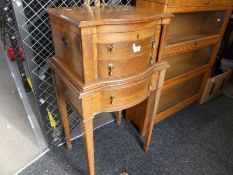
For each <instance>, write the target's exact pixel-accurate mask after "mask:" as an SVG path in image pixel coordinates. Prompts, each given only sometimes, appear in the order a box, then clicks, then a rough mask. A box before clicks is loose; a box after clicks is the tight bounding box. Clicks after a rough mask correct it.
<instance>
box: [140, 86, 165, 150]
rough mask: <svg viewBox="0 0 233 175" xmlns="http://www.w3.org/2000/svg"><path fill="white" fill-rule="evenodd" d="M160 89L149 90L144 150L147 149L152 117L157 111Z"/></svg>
mask: <svg viewBox="0 0 233 175" xmlns="http://www.w3.org/2000/svg"><path fill="white" fill-rule="evenodd" d="M160 93H161V90H160V89H158V90H156V91H153V92H151V95H150V96H149V99H148V105H147V114H146V115H148V116H147V117H148V121H147V131H146V135H145V143H144V147H143V149H144V150H145V151H148V149H149V145H150V141H151V136H152V132H153V129H154V119H155V115H156V112H157V107H158V102H159V97H160Z"/></svg>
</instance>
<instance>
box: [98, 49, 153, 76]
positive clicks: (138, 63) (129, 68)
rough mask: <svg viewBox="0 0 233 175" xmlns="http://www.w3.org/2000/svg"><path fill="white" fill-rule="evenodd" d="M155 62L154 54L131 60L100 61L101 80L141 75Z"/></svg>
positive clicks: (149, 53)
mask: <svg viewBox="0 0 233 175" xmlns="http://www.w3.org/2000/svg"><path fill="white" fill-rule="evenodd" d="M154 62H155V58H154V57H153V56H152V52H150V51H149V52H147V53H144V54H142V55H139V56H136V57H133V58H129V59H118V60H117V59H116V60H114V59H113V60H100V61H98V77H99V78H120V77H128V76H132V75H136V74H140V73H141V72H143V71H144V70H146V69H147V68H148V67H150V66H151V65H152V64H153V63H154Z"/></svg>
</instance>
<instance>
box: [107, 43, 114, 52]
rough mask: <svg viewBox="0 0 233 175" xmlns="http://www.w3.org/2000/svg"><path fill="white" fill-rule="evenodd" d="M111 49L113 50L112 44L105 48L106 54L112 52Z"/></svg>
mask: <svg viewBox="0 0 233 175" xmlns="http://www.w3.org/2000/svg"><path fill="white" fill-rule="evenodd" d="M113 49H114V45H113V44H109V45H108V46H107V50H108V52H112V51H113Z"/></svg>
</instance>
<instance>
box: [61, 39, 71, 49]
mask: <svg viewBox="0 0 233 175" xmlns="http://www.w3.org/2000/svg"><path fill="white" fill-rule="evenodd" d="M61 40H62V43H63V45H64V48H68V47H69V44H68V40H67V38H66V37H64V36H63V37H62V38H61Z"/></svg>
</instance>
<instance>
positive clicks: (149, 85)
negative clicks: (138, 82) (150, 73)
mask: <svg viewBox="0 0 233 175" xmlns="http://www.w3.org/2000/svg"><path fill="white" fill-rule="evenodd" d="M151 89H152V86H151V81H150V80H149V81H148V90H151Z"/></svg>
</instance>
